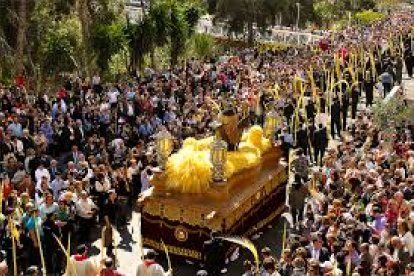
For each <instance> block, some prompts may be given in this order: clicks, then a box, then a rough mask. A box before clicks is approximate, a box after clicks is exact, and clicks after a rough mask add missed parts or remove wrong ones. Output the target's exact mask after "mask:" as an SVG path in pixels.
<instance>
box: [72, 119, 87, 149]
mask: <svg viewBox="0 0 414 276" xmlns="http://www.w3.org/2000/svg"><path fill="white" fill-rule="evenodd" d="M73 132H74V136H75V142H76V144H77V145H78V148H81V147H82V145H83V144H84V142H85V136H86V135H85V130H84V128H83V125H82V121H81V120H76V126H75V127H74V128H73Z"/></svg>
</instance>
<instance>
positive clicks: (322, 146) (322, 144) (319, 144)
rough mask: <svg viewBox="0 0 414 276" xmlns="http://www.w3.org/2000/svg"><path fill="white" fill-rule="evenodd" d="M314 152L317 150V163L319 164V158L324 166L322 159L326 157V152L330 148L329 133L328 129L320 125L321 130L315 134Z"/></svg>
mask: <svg viewBox="0 0 414 276" xmlns="http://www.w3.org/2000/svg"><path fill="white" fill-rule="evenodd" d="M313 139H314V150H315V153H314V155H315V163H318V157H320V159H319V160H320V164H321V165H322V159H323V156H324V155H325V150H326V148H327V147H328V133H327V131H326V128H325V127H324V126H323V125H322V124H319V128H318V129H317V130H316V131H315V134H314V138H313Z"/></svg>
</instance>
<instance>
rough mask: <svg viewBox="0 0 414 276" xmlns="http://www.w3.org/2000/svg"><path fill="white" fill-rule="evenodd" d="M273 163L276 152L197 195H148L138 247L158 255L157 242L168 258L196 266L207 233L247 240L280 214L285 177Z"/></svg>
mask: <svg viewBox="0 0 414 276" xmlns="http://www.w3.org/2000/svg"><path fill="white" fill-rule="evenodd" d="M279 159H280V150H279V148H274V149H272V150H271V151H269V152H267V153H266V154H265V155H264V156H263V158H262V160H263V161H262V163H261V164H260V165H259V166H258V167H256V168H253V169H251V170H247V171H244V172H242V173H240V174H238V175H236V176H233V177H232V178H231V179H229V180H228V181H227V182H226V183H225V185H224V186H214V187H213V188H212V189H210V191H209V193H207V194H203V195H188V194H170V193H168V192H167V191H162V190H154V193H153V194H152V195H151V196H149V197H148V198H146V199H145V201H144V202H143V208H142V236H143V243H144V245H145V246H148V247H152V248H155V249H158V250H163V248H162V245H161V242H160V241H161V239H162V240H163V241H164V243H165V244H166V246H167V248H168V250H169V252H170V254H173V255H178V256H182V257H185V258H187V259H194V260H201V258H202V248H203V243H204V241H206V240H209V239H210V233H211V232H212V231H219V232H220V233H221V234H222V235H229V236H250V235H252V234H254V233H255V232H257V231H259V230H260V229H262V228H264V227H266V226H267V225H268V224H269V223H270V222H272V221H273V220H274V219H275V218H276V217H277V216H278V215H280V214H281V213H282V212H283V210H284V204H285V194H286V182H287V174H286V168H285V167H284V166H282V165H280V164H279ZM213 185H214V184H213Z"/></svg>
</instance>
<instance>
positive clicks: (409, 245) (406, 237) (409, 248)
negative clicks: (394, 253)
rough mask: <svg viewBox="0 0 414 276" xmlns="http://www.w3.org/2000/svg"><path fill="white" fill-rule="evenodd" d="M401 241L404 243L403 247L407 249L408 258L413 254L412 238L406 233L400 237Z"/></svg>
mask: <svg viewBox="0 0 414 276" xmlns="http://www.w3.org/2000/svg"><path fill="white" fill-rule="evenodd" d="M401 238H402V241H403V242H404V245H405V247H406V248H407V251H408V253H409V254H410V256H413V254H414V236H413V234H411V232H410V231H407V233H405V235H404V236H402V237H401Z"/></svg>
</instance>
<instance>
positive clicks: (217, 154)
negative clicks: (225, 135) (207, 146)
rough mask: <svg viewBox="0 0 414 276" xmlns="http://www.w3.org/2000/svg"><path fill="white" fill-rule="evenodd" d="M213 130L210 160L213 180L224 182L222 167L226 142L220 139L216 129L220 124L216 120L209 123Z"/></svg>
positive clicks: (224, 159) (224, 162) (225, 155)
mask: <svg viewBox="0 0 414 276" xmlns="http://www.w3.org/2000/svg"><path fill="white" fill-rule="evenodd" d="M210 126H211V127H212V128H213V129H214V130H215V133H216V135H215V137H214V141H213V143H212V144H211V152H210V161H211V164H212V165H213V181H214V182H216V183H220V182H224V181H225V178H224V169H225V166H226V161H227V143H226V142H225V141H224V140H222V139H221V137H220V135H219V131H218V129H219V128H220V127H221V124H220V123H219V122H217V121H215V122H213V123H211V125H210Z"/></svg>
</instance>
